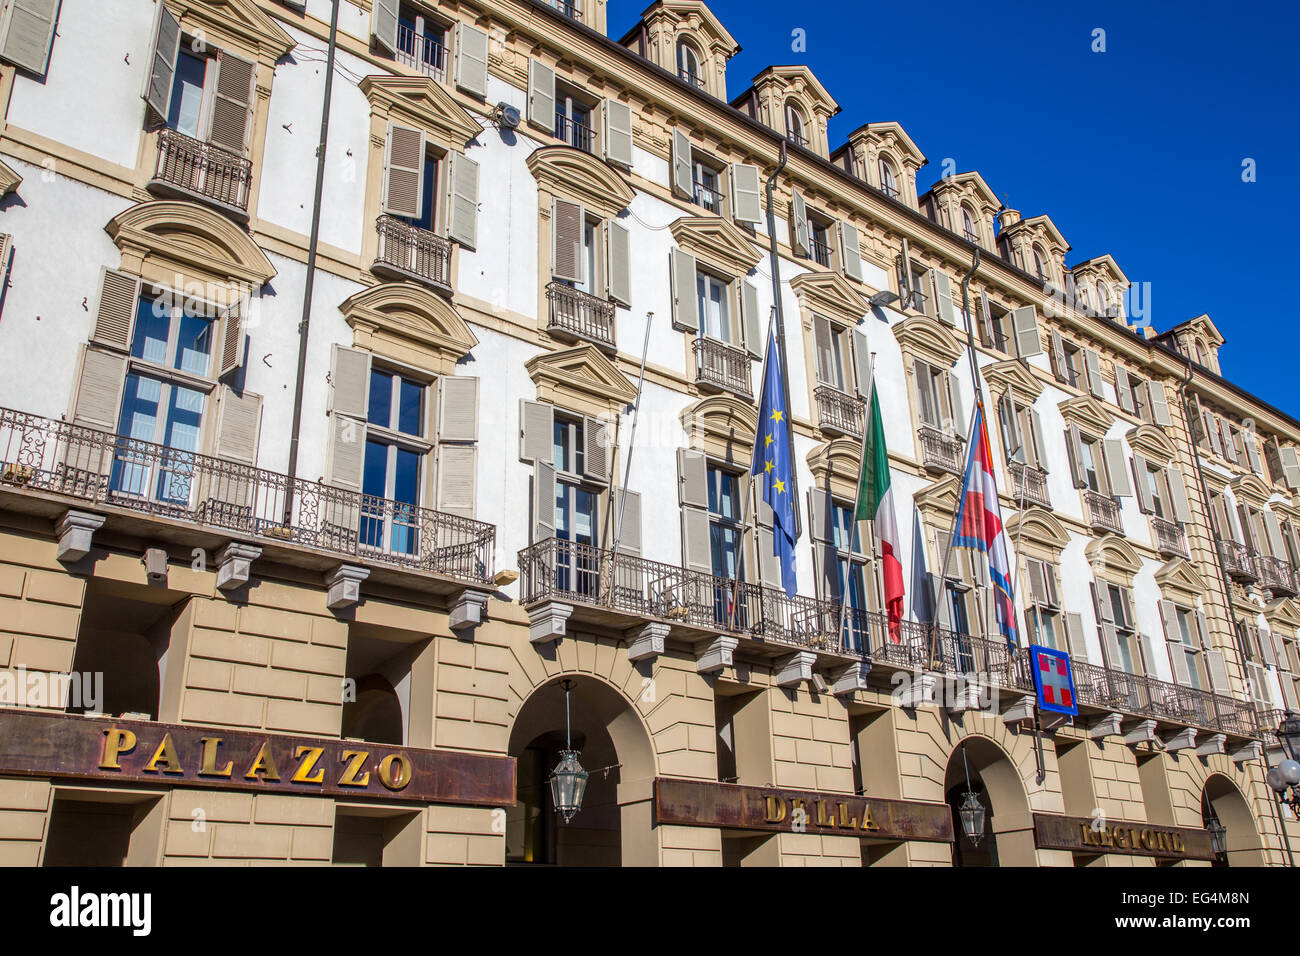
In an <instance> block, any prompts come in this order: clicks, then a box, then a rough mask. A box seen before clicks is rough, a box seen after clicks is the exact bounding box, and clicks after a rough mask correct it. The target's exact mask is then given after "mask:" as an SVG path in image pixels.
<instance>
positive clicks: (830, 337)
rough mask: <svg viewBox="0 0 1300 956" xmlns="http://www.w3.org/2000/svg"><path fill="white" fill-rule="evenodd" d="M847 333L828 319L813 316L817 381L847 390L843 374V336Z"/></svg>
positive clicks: (842, 390) (843, 390)
mask: <svg viewBox="0 0 1300 956" xmlns="http://www.w3.org/2000/svg"><path fill="white" fill-rule="evenodd" d="M846 334H847V333H846V332H845V330H843V329H839V328H836V327H835V326H834V325H832V324H831V322H830V320H829V319H826V318H824V317H822V316H820V315H814V316H813V339H814V342H815V345H816V349H817V381H818V382H820V383H821V384H823V385H829V386H831V387H832V388H837V389H839V390H840V391H841V392H846V391H848V388H847V382H846V378H845V374H844V351H845V348H844V337H845V335H846Z"/></svg>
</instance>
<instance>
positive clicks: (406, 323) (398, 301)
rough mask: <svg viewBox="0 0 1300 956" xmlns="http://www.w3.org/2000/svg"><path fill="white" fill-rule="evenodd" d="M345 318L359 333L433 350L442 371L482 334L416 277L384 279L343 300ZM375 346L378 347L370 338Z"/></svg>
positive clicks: (475, 343) (476, 341)
mask: <svg viewBox="0 0 1300 956" xmlns="http://www.w3.org/2000/svg"><path fill="white" fill-rule="evenodd" d="M339 311H340V312H342V313H343V318H344V319H346V320H347V323H348V325H349V326H351V327H352V329H353V331H354V332H355V333H357V334H358V337H367V338H372V339H373V337H376V336H377V337H378V338H379V339H380V340H382V339H385V338H388V339H396V340H398V342H399V343H400V344H402V345H405V346H407V347H412V346H413V347H414V348H416V349H417V350H418V351H422V352H425V353H429V354H431V355H432V356H433V357H435V358H440V359H441V360H442V361H439V362H437V363H436V364H438V365H439V366H440V367H441V368H442V369H443V370H444V371H446V370H449V368H450V367H451V366H454V365H455V364H456V362H457V361H459V360H460V359H461V358H463V357H464V356H465V355H467V354H468V353H469V351H470V349H472V348H473V347H474V346H475V345H477V344H478V338H477V337H476V336H475V335H474V333H473V332H472V331H471V330H470V327H469V326H468V325H467V324H466V323H465V320H464V319H462V318H461V317H460V315H459V314H457V312H456V310H455V309H454V308H452V306H451V304H450V303H448V302H447V300H446V299H444V298H442V297H441V296H438V295H434V294H433V293H432V292H430V291H429V290H428V289H425V288H424V287H423V286H420V285H417V284H416V283H414V282H385V283H383V284H381V285H375V286H371V287H370V288H369V289H364V290H362V291H361V292H358V293H357V294H356V295H354V296H351V297H350V298H348V299H346V300H344V302H343V303H342V304H341V305H340V306H339ZM371 349H372V351H378V350H377V349H375V348H374V346H373V343H372V344H371Z"/></svg>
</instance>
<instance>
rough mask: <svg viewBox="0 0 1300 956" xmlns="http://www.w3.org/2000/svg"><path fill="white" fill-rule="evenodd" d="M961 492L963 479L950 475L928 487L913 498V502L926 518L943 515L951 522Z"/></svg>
mask: <svg viewBox="0 0 1300 956" xmlns="http://www.w3.org/2000/svg"><path fill="white" fill-rule="evenodd" d="M960 492H961V479H960V478H958V477H957V476H956V475H948V476H947V477H946V478H940V479H939V480H938V481H934V482H931V483H930V484H928V485H926V486H925V487H924V488H922V489H921V490H920V491H918V492H917V493H916V494H914V495H913V496H912V501H913V503H914V504H915V505H916V508H917V510H918V511H920V512H921V514H923V515H925V516H926V517H931V516H934V515H943V516H945V517H946V518H948V519H949V520H951V518H952V514H953V511H954V510H955V509H956V507H957V495H958V494H959V493H960Z"/></svg>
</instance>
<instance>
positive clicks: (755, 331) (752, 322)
mask: <svg viewBox="0 0 1300 956" xmlns="http://www.w3.org/2000/svg"><path fill="white" fill-rule="evenodd" d="M740 318H741V322H742V323H743V324H744V327H745V351H747V352H748V353H749V354H750V356H751V357H752V358H762V357H763V346H764V345H765V343H764V341H763V321H762V319H761V317H760V315H759V311H758V287H757V286H756V285H754V283H752V282H749V281H747V280H742V281H741V283H740Z"/></svg>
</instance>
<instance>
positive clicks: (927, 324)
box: [893, 315, 962, 368]
mask: <svg viewBox="0 0 1300 956" xmlns="http://www.w3.org/2000/svg"><path fill="white" fill-rule="evenodd" d="M893 332H894V338H895V339H897V340H898V344H899V346H900V347H901V348H902V349H903V350H904V351H905V352H910V353H911V354H913V355H915V356H918V357H919V358H922V359H925V360H926V361H928V362H930V363H931V364H932V365H937V366H939V367H940V368H951V367H952V366H953V364H955V363H956V361H957V359H959V358H960V357H961V350H962V345H961V343H960V342H958V341H957V336H955V335H953V333H952V329H950V328H948V326H946V325H944V324H943V323H942V322H940V321H939V320H938V319H932V318H930V316H928V315H914V316H912V317H911V318H910V319H905V320H904V321H902V322H899V323H898V324H897V325H895V326H893Z"/></svg>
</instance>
